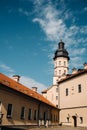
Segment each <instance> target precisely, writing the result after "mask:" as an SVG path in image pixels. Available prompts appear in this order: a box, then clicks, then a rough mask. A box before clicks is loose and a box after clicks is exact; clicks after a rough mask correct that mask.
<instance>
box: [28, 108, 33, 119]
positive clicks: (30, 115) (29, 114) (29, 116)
mask: <svg viewBox="0 0 87 130" xmlns="http://www.w3.org/2000/svg"><path fill="white" fill-rule="evenodd" d="M28 120H32V110H31V109H29V113H28Z"/></svg>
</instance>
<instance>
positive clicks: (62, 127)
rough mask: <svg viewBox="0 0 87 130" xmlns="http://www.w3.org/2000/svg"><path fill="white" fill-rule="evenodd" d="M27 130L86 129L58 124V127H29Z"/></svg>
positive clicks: (84, 129)
mask: <svg viewBox="0 0 87 130" xmlns="http://www.w3.org/2000/svg"><path fill="white" fill-rule="evenodd" d="M27 130H87V127H86V128H82V127H67V126H58V127H49V128H31V129H27Z"/></svg>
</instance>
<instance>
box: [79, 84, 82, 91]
mask: <svg viewBox="0 0 87 130" xmlns="http://www.w3.org/2000/svg"><path fill="white" fill-rule="evenodd" d="M81 91H82V88H81V84H79V85H78V93H81Z"/></svg>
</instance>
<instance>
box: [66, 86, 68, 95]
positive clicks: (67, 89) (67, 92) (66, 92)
mask: <svg viewBox="0 0 87 130" xmlns="http://www.w3.org/2000/svg"><path fill="white" fill-rule="evenodd" d="M66 96H68V88H66Z"/></svg>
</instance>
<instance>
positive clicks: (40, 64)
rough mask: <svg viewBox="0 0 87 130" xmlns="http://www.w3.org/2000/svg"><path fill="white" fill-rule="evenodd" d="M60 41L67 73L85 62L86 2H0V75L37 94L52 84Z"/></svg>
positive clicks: (65, 0)
mask: <svg viewBox="0 0 87 130" xmlns="http://www.w3.org/2000/svg"><path fill="white" fill-rule="evenodd" d="M60 39H62V41H63V42H64V43H65V47H66V49H67V50H68V52H69V56H70V62H69V69H70V72H71V70H72V68H73V67H76V68H83V64H84V62H87V0H0V72H1V73H4V74H6V75H8V76H10V77H11V76H12V75H14V74H18V75H20V76H21V80H20V82H21V83H23V84H24V85H26V86H29V87H30V88H31V87H33V86H37V87H38V90H39V92H40V91H41V90H43V89H46V88H47V87H49V86H50V85H52V79H53V56H54V52H55V50H56V49H57V46H58V42H59V41H60Z"/></svg>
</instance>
